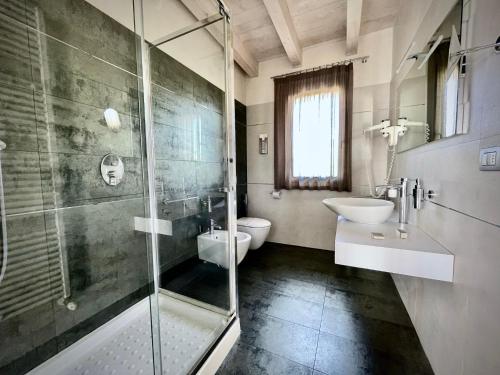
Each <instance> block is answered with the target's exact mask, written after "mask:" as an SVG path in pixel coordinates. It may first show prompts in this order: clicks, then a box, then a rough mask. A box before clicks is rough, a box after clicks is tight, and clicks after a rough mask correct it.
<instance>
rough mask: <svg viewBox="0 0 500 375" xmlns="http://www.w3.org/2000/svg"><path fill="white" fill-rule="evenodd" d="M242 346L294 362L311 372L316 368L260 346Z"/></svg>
mask: <svg viewBox="0 0 500 375" xmlns="http://www.w3.org/2000/svg"><path fill="white" fill-rule="evenodd" d="M242 344H243V345H246V346H249V347H251V348H254V349H257V350H262V351H264V352H266V353H269V354H271V355H273V356H276V357H279V358H281V359H284V360H285V361H289V362H293V363H295V364H297V365H299V366H302V367H305V368H308V369H310V370H314V368H312V367H309V366H306V365H304V364H302V363H300V362H297V361H295V360H293V359H290V358H288V357H285V356H283V355H282V354H277V353H274V352H272V351H270V350H267V349H264V348H261V347H260V346H255V345H252V344H247V343H245V342H243V343H242Z"/></svg>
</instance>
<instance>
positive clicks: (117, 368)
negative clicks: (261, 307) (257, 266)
mask: <svg viewBox="0 0 500 375" xmlns="http://www.w3.org/2000/svg"><path fill="white" fill-rule="evenodd" d="M205 11H206V16H205V15H203V16H199V15H197V16H196V17H194V16H193V14H191V13H190V12H189V11H188V10H187V9H186V8H184V7H183V5H182V4H181V2H180V1H176V0H158V1H154V2H151V1H142V0H127V1H123V0H88V1H84V0H57V1H56V0H28V1H26V0H0V38H1V41H0V141H1V142H0V159H1V163H0V168H1V173H0V175H1V177H2V178H1V181H0V182H1V183H0V208H1V241H0V242H1V249H0V250H1V252H0V262H1V263H0V264H1V267H0V271H1V273H0V373H2V374H16V375H17V374H24V373H31V374H108V373H109V374H112V373H115V374H162V373H164V374H188V373H195V372H197V371H198V370H200V369H203V364H204V362H205V360H206V359H207V358H208V357H209V356H210V354H211V353H212V351H213V349H214V347H215V345H216V344H217V343H218V342H219V341H220V340H221V338H222V337H223V335H224V334H225V333H226V332H227V331H228V329H230V327H231V326H232V325H234V324H236V323H237V308H236V306H237V291H236V263H237V259H236V236H235V235H236V207H235V186H236V176H235V157H234V155H235V145H234V144H235V142H234V98H233V56H232V48H231V31H230V23H229V15H228V11H227V8H226V7H225V5H224V4H223V3H222V2H220V1H215V0H214V2H213V4H212V5H211V7H209V8H207V9H206V10H205Z"/></svg>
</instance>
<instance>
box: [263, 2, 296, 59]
mask: <svg viewBox="0 0 500 375" xmlns="http://www.w3.org/2000/svg"><path fill="white" fill-rule="evenodd" d="M263 1H264V5H265V6H266V9H267V13H268V14H269V17H271V21H272V22H273V25H274V28H275V29H276V32H277V33H278V36H279V38H280V40H281V44H282V45H283V48H284V49H285V52H286V54H287V56H288V59H289V60H290V62H291V63H292V64H293V65H294V66H298V65H301V64H302V47H301V45H300V42H299V38H298V37H297V32H296V31H295V27H294V25H293V22H292V16H291V15H290V10H289V9H288V5H287V2H286V0H263Z"/></svg>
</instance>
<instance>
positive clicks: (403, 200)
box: [377, 177, 410, 224]
mask: <svg viewBox="0 0 500 375" xmlns="http://www.w3.org/2000/svg"><path fill="white" fill-rule="evenodd" d="M409 181H410V179H408V178H407V177H401V178H400V180H399V184H388V185H379V186H377V188H380V187H385V188H387V189H388V190H394V189H396V190H397V192H398V193H397V196H398V201H399V209H398V213H399V223H400V224H408V199H409V195H408V183H409Z"/></svg>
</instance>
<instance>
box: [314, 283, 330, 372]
mask: <svg viewBox="0 0 500 375" xmlns="http://www.w3.org/2000/svg"><path fill="white" fill-rule="evenodd" d="M326 291H327V288H326V287H325V293H324V296H323V309H322V310H321V319H320V321H319V332H318V339H317V341H316V350H315V352H314V363H313V370H314V369H316V358H317V357H318V348H319V337H320V336H321V326H322V325H323V315H324V313H325V303H326Z"/></svg>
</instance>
